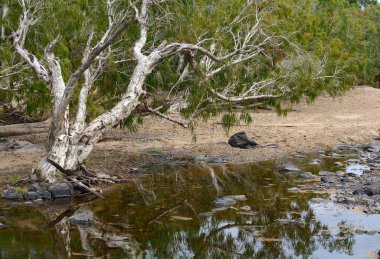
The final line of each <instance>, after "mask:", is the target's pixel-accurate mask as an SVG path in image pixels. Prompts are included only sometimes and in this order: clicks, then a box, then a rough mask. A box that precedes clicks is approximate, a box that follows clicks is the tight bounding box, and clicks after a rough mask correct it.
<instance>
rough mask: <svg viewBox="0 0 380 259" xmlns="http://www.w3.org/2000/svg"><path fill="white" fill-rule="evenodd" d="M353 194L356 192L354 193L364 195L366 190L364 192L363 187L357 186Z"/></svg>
mask: <svg viewBox="0 0 380 259" xmlns="http://www.w3.org/2000/svg"><path fill="white" fill-rule="evenodd" d="M352 194H354V195H364V194H365V192H364V190H363V188H357V189H356V190H355V191H354V192H353V193H352Z"/></svg>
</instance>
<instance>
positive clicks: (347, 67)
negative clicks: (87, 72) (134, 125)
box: [0, 0, 380, 126]
mask: <svg viewBox="0 0 380 259" xmlns="http://www.w3.org/2000/svg"><path fill="white" fill-rule="evenodd" d="M30 2H31V3H33V2H35V3H38V5H37V4H36V5H35V6H34V9H33V11H35V12H36V13H37V14H38V15H39V17H40V19H38V20H37V21H35V22H34V24H33V25H32V26H31V28H30V29H29V31H28V35H27V37H26V39H25V48H26V49H28V50H29V52H31V53H33V54H34V55H36V56H37V57H39V58H42V56H43V53H44V48H45V47H46V46H47V45H48V44H49V42H51V41H52V40H53V39H54V38H55V37H56V36H57V35H60V39H59V41H58V43H57V45H56V46H55V49H54V53H55V55H56V56H57V57H58V58H59V60H60V64H61V68H62V73H63V79H64V80H65V81H67V80H68V78H69V75H70V74H71V73H72V72H73V71H75V69H76V68H77V67H78V66H79V65H80V63H81V58H82V54H83V52H84V49H85V46H86V42H87V40H88V37H89V35H90V33H91V31H92V30H94V32H95V33H94V38H95V40H99V38H100V37H101V35H102V32H103V31H105V30H106V28H107V25H108V17H107V10H106V8H107V6H106V4H105V3H104V2H103V1H95V0H70V1H63V0H51V1H30ZM114 2H115V5H116V6H117V8H116V10H115V11H117V10H121V9H123V8H125V7H126V6H127V5H128V2H127V1H123V0H122V1H114ZM246 2H247V1H245V0H234V1H230V0H221V1H211V0H196V1H185V0H183V1H173V2H171V1H167V3H166V4H165V5H162V6H161V7H154V8H151V10H150V12H151V15H150V21H149V22H150V28H149V31H148V40H147V47H146V49H150V48H153V47H154V46H156V45H158V44H160V42H162V41H166V42H187V43H192V44H198V43H199V42H200V41H202V43H203V45H204V46H206V47H207V48H208V49H213V48H215V49H214V50H213V51H215V53H218V52H220V54H223V53H222V52H223V51H225V52H226V51H229V50H232V48H233V42H234V40H236V38H234V37H236V35H238V34H239V31H241V32H244V31H247V30H248V29H249V28H250V26H251V25H252V24H253V23H254V22H255V19H256V17H255V15H252V14H251V13H250V12H252V9H249V10H247V11H246V12H245V13H243V16H244V17H241V19H240V20H238V21H234V19H236V17H237V16H238V15H239V11H240V10H241V8H242V6H244V4H245V3H246ZM363 6H365V7H366V8H362V7H363ZM1 8H2V16H1V17H0V18H1V24H2V35H1V47H0V49H1V53H0V60H1V69H0V73H1V78H0V80H1V88H2V89H1V90H0V97H1V100H2V102H10V101H12V100H13V101H14V102H15V101H16V103H17V104H18V105H19V108H20V109H23V110H25V111H26V112H28V113H30V114H35V115H36V114H37V115H43V114H47V113H51V102H52V96H51V93H50V91H49V90H48V89H47V87H46V85H45V84H44V83H43V82H41V80H40V79H38V78H37V77H35V76H34V75H33V71H31V70H30V69H29V68H28V67H27V66H26V64H25V62H24V61H23V60H21V59H20V57H18V56H17V55H15V52H14V49H13V47H12V44H11V43H10V40H9V39H10V35H11V34H12V32H14V31H16V29H17V26H18V22H19V18H20V13H21V11H22V10H21V6H20V5H19V3H18V2H17V1H10V0H5V1H3V4H2V6H1ZM258 8H259V11H260V19H262V22H261V23H260V29H261V30H262V32H263V33H265V35H269V36H273V38H272V39H273V41H271V42H266V43H265V44H263V46H262V49H261V51H260V53H259V54H258V55H257V57H255V59H250V60H247V62H244V63H241V64H238V65H236V66H231V67H229V68H227V69H225V70H224V71H223V73H218V74H215V75H213V76H212V77H207V75H205V74H204V71H202V70H201V69H199V66H200V65H202V62H205V60H204V59H202V58H203V57H202V56H201V55H198V54H197V53H195V52H189V53H188V55H187V56H186V55H183V56H182V57H181V58H177V57H173V58H170V59H168V60H167V61H165V62H163V63H161V64H159V65H158V66H157V67H156V68H155V71H154V73H152V74H151V75H149V77H148V78H147V80H146V91H147V92H148V93H149V94H150V97H151V98H149V100H150V102H151V104H150V105H151V106H152V108H154V109H156V108H160V109H158V110H159V111H160V112H165V110H167V109H168V108H169V106H170V105H171V104H173V103H174V102H175V101H178V100H180V99H181V100H183V101H184V102H186V105H185V106H184V107H185V108H184V109H182V110H181V113H182V114H183V115H184V116H185V117H186V118H190V117H191V116H193V115H194V114H196V115H197V116H201V117H203V118H208V117H210V116H213V115H215V114H217V113H219V111H220V110H221V109H222V110H223V111H227V112H228V111H229V113H228V114H229V115H227V116H225V117H224V120H223V121H224V123H225V125H226V126H229V125H231V124H233V123H236V122H237V121H238V120H239V118H238V117H236V116H235V113H234V111H235V108H236V107H238V108H239V109H242V111H243V112H242V114H243V115H242V117H241V118H243V119H245V120H247V121H249V120H250V117H249V114H248V112H247V111H248V110H249V109H251V108H252V107H253V106H255V105H252V104H257V103H258V102H254V103H252V101H246V102H244V101H243V102H239V105H237V104H236V103H234V102H225V103H224V104H223V105H221V102H220V101H215V100H214V99H215V98H214V97H213V96H212V93H210V91H209V89H214V90H215V91H217V92H222V93H224V95H226V96H244V93H246V92H247V91H249V89H250V88H251V87H252V86H253V85H255V86H256V89H260V93H261V94H267V93H270V94H273V95H274V96H278V98H266V99H262V100H260V105H270V106H274V107H276V108H277V110H278V111H279V112H283V111H284V110H282V109H281V105H280V104H281V101H282V100H290V101H293V102H297V101H299V100H300V99H301V98H302V97H303V96H306V97H307V98H309V99H310V100H313V99H314V98H315V97H316V96H318V95H319V94H321V93H322V92H328V93H329V94H331V95H337V94H340V93H342V92H343V91H345V90H347V89H350V88H351V87H352V86H353V85H354V84H355V83H356V84H366V83H369V84H370V83H372V82H373V81H374V78H375V76H376V75H377V74H378V73H379V64H380V57H379V56H380V54H379V53H380V51H379V46H380V42H379V41H380V35H379V31H380V21H379V17H380V7H379V5H378V4H377V3H376V1H372V0H359V1H358V0H333V1H323V0H307V1H295V0H279V1H268V0H267V1H261V4H260V6H259V7H258ZM129 9H130V10H129V11H128V14H129V15H130V17H129V18H128V19H129V20H130V22H129V25H128V26H127V29H126V31H125V32H124V33H123V34H122V35H121V37H120V38H119V39H118V40H117V42H116V44H115V45H114V47H113V50H112V51H111V52H110V54H109V58H108V59H107V61H106V65H105V70H104V73H103V74H102V75H100V76H99V77H98V78H97V81H96V82H95V85H94V87H93V88H92V90H91V91H90V93H89V95H90V98H88V101H87V102H88V106H87V114H88V117H87V120H90V119H91V118H94V117H96V116H97V115H99V114H101V113H103V112H104V111H107V110H109V109H110V108H112V107H113V106H114V105H115V104H116V103H117V102H118V101H119V99H120V96H121V95H122V93H123V92H124V91H125V89H126V87H127V85H128V84H127V82H128V81H129V78H130V76H131V73H132V71H133V67H134V66H135V64H136V63H135V61H134V58H133V53H132V52H133V51H132V49H131V46H132V42H134V41H136V39H137V38H138V37H139V33H140V32H139V28H138V24H137V23H136V22H135V21H133V19H134V14H133V10H132V8H129ZM257 37H261V39H259V38H258V39H255V40H257V41H260V40H263V39H264V37H265V36H264V34H259V35H258V36H257ZM209 39H212V40H209ZM186 58H187V59H191V60H190V61H191V63H190V66H187V67H182V68H181V67H180V66H179V65H180V64H179V63H180V62H184V59H186ZM185 61H186V60H185ZM206 65H207V64H206ZM184 70H186V75H185V74H184V73H183V72H184ZM181 75H183V77H181ZM81 80H83V78H82V79H81ZM205 86H207V87H205ZM268 86H269V87H268ZM285 88H286V90H285ZM268 89H269V90H268ZM78 97H79V90H78V91H76V92H75V94H74V98H73V100H72V102H71V106H70V107H71V109H73V110H75V107H76V105H77V103H78ZM127 122H128V123H129V124H131V122H136V120H134V119H133V118H132V117H130V118H129V119H128V120H127Z"/></svg>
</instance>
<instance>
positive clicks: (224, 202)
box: [214, 197, 236, 207]
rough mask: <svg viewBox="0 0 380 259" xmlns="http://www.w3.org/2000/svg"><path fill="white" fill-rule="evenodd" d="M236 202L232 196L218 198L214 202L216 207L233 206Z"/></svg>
mask: <svg viewBox="0 0 380 259" xmlns="http://www.w3.org/2000/svg"><path fill="white" fill-rule="evenodd" d="M235 203H236V201H235V200H234V199H231V198H226V197H223V198H217V199H215V200H214V204H215V206H216V207H231V206H233V205H234V204H235Z"/></svg>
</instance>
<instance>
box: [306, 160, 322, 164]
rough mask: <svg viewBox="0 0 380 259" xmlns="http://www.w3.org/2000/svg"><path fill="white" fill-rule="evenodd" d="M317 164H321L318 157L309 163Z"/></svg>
mask: <svg viewBox="0 0 380 259" xmlns="http://www.w3.org/2000/svg"><path fill="white" fill-rule="evenodd" d="M319 164H321V160H319V159H313V160H311V161H310V163H309V165H319Z"/></svg>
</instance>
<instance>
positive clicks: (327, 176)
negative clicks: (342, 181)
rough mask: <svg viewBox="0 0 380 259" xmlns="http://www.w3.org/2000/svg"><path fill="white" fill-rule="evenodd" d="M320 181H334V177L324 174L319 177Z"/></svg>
mask: <svg viewBox="0 0 380 259" xmlns="http://www.w3.org/2000/svg"><path fill="white" fill-rule="evenodd" d="M321 182H323V183H334V182H335V177H334V176H332V175H326V176H322V177H321Z"/></svg>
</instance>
